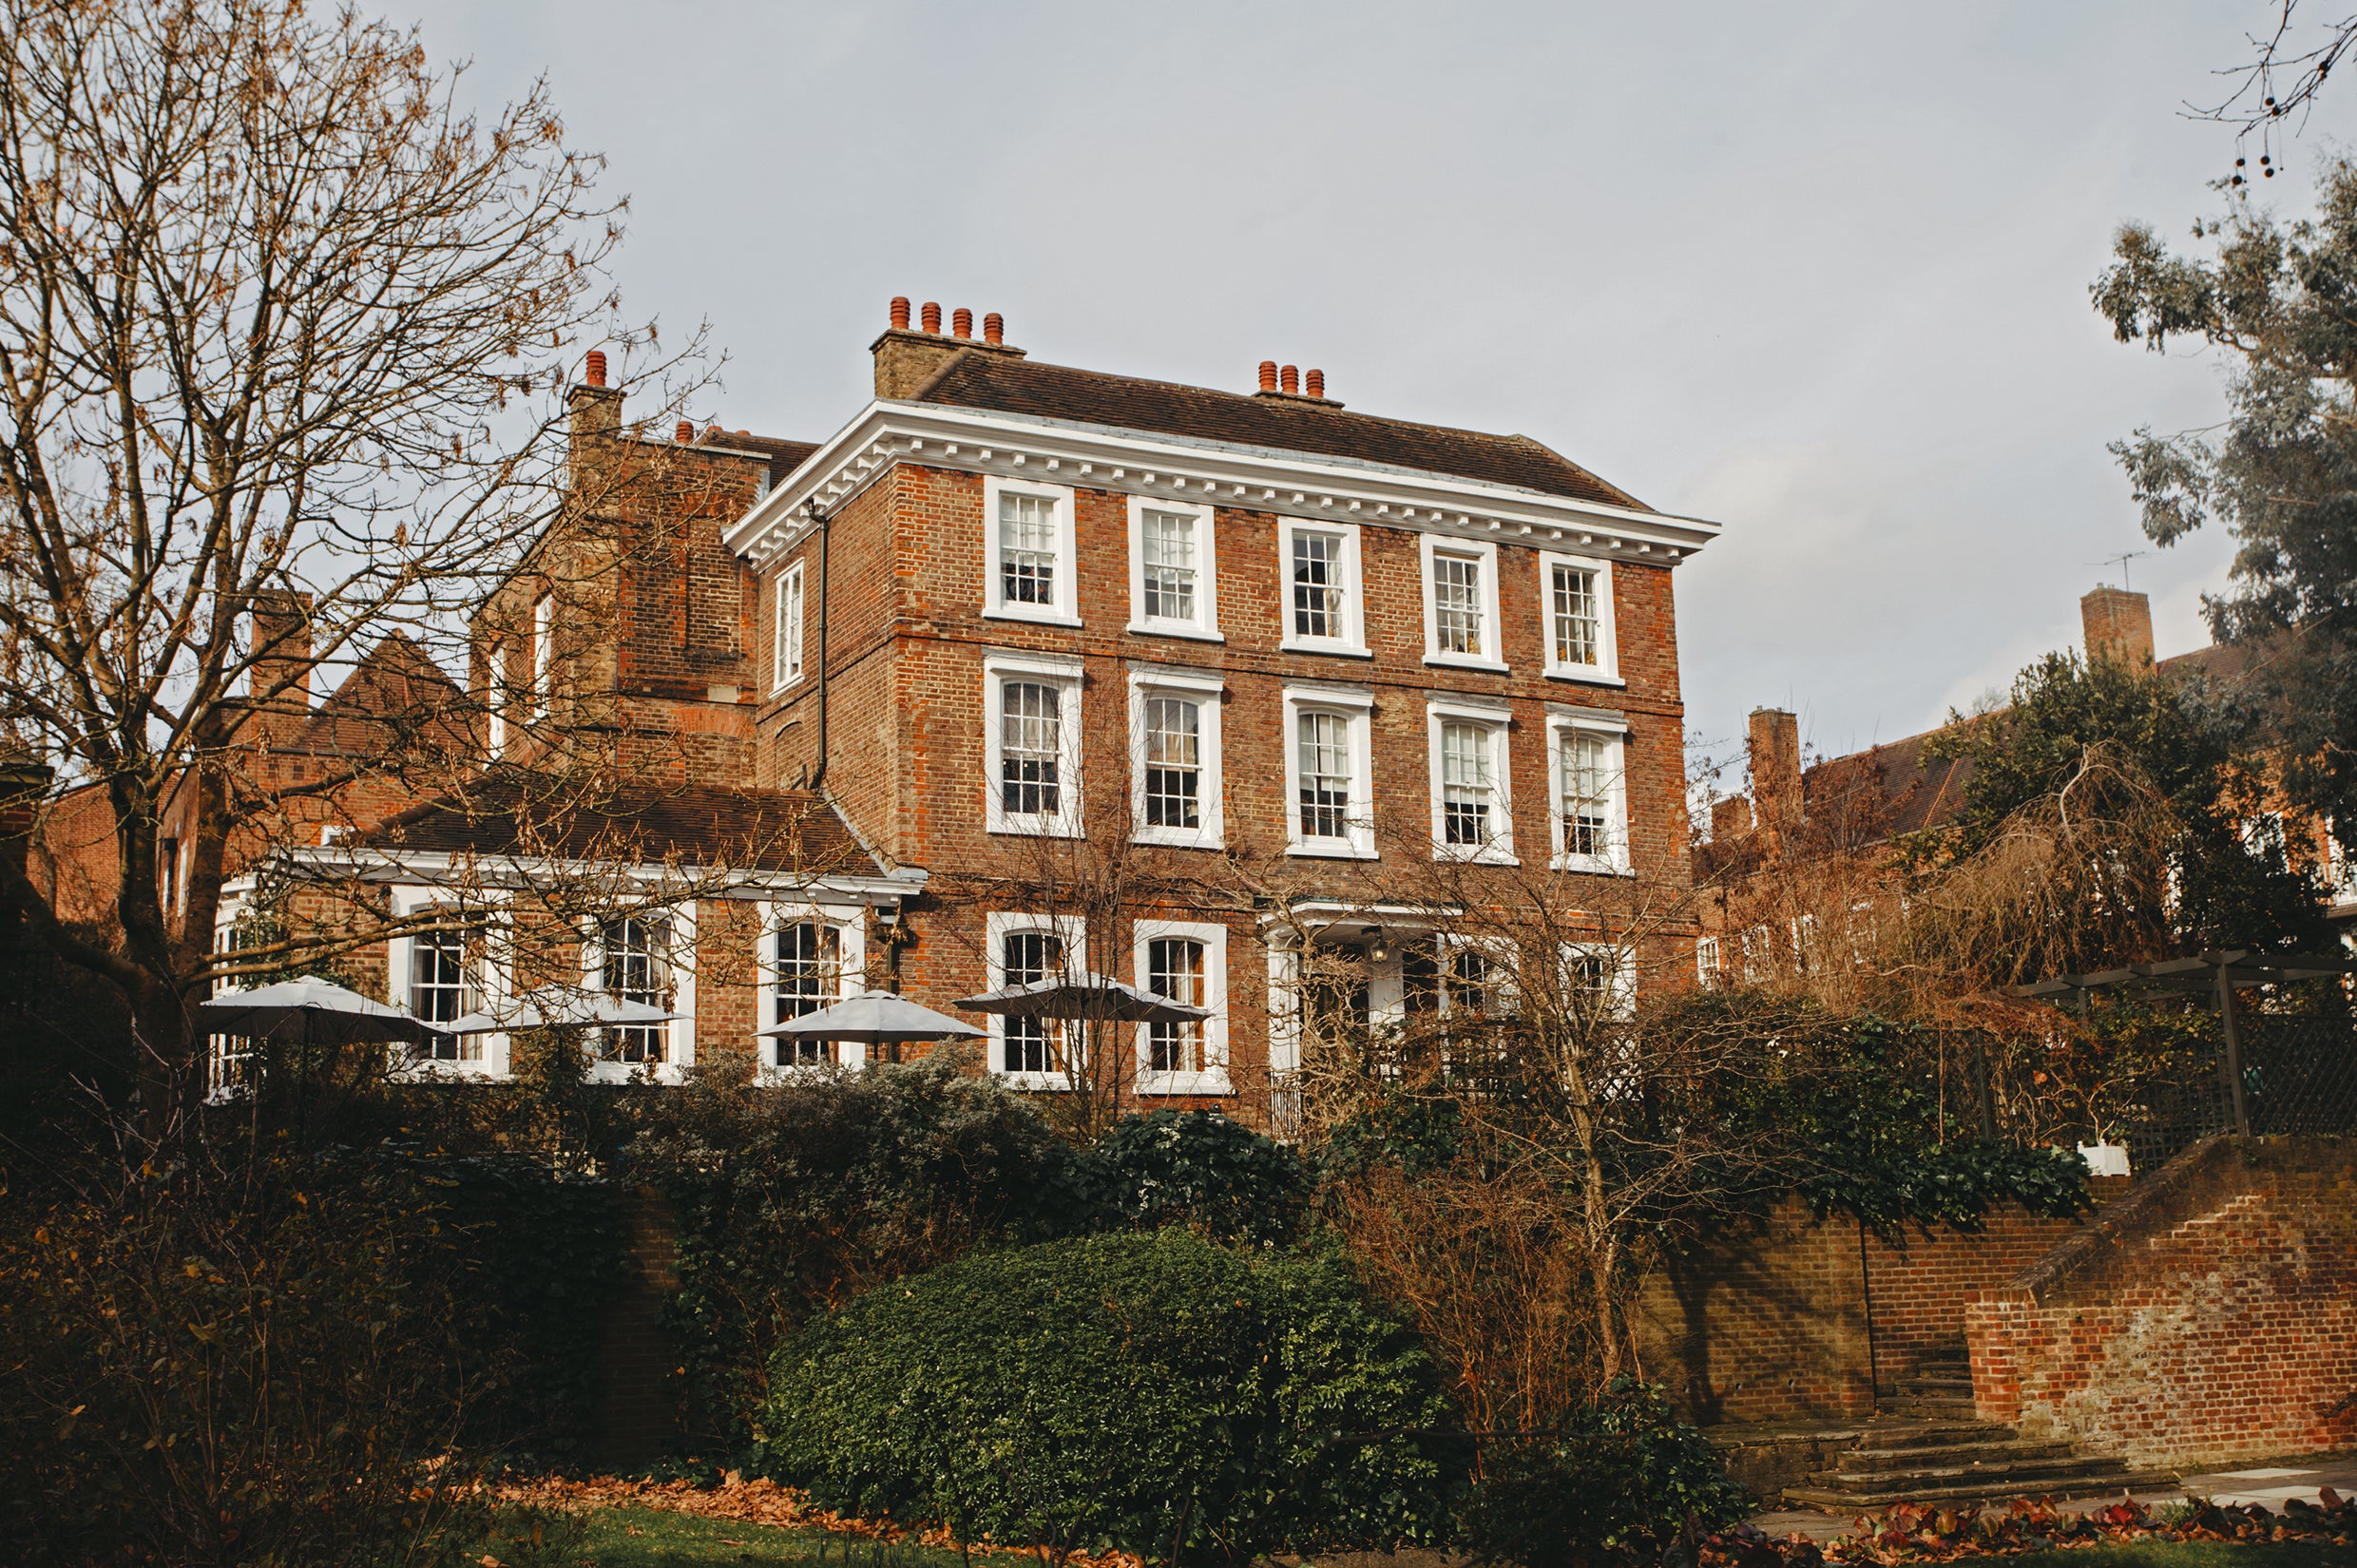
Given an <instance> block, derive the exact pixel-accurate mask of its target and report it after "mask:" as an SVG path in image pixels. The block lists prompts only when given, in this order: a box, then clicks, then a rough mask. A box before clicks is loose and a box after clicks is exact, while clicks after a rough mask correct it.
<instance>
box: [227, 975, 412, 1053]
mask: <svg viewBox="0 0 2357 1568" xmlns="http://www.w3.org/2000/svg"><path fill="white" fill-rule="evenodd" d="M197 1027H198V1028H200V1029H201V1030H202V1031H203V1032H204V1033H206V1034H209V1035H228V1036H231V1037H233V1038H237V1039H244V1040H271V1041H276V1042H278V1043H280V1044H282V1045H361V1044H374V1043H376V1042H385V1041H402V1042H408V1043H410V1044H412V1045H416V1044H423V1043H424V1042H427V1041H430V1040H431V1039H433V1038H434V1037H435V1036H436V1035H445V1034H451V1033H455V1032H456V1031H454V1030H452V1029H451V1028H450V1025H448V1024H445V1023H426V1022H425V1021H424V1020H423V1019H419V1018H414V1017H412V1016H411V1015H410V1014H408V1013H405V1012H403V1011H402V1010H401V1009H400V1008H398V1007H388V1006H386V1005H385V1004H383V1003H381V1002H371V1001H370V1000H369V999H368V998H367V997H364V996H362V995H361V994H360V993H359V992H357V991H348V990H346V989H345V988H344V987H343V986H341V985H335V984H333V983H331V982H329V981H325V980H320V979H318V978H317V977H316V976H312V975H305V976H304V977H303V978H302V979H300V980H281V981H279V982H278V983H277V984H276V985H258V986H256V987H255V988H254V989H252V990H250V991H232V992H230V993H229V994H228V995H226V996H217V997H215V998H213V999H212V1000H211V1001H209V1002H201V1003H199V1004H197Z"/></svg>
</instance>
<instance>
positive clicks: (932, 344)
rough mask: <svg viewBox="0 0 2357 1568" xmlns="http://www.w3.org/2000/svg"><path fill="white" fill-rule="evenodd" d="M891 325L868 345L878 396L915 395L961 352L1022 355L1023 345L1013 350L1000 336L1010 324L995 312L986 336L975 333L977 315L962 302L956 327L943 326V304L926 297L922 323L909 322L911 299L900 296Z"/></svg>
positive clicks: (985, 325)
mask: <svg viewBox="0 0 2357 1568" xmlns="http://www.w3.org/2000/svg"><path fill="white" fill-rule="evenodd" d="M888 319H889V320H890V322H891V324H890V325H889V326H887V327H886V328H885V329H884V335H883V336H881V337H879V338H877V339H876V340H875V341H874V342H873V343H871V344H869V345H868V347H869V350H870V352H871V353H872V354H874V355H875V395H876V396H878V397H886V398H903V397H910V396H913V395H915V393H916V392H917V391H918V389H920V388H922V387H923V386H924V385H925V384H926V383H927V382H929V381H930V380H931V379H932V378H933V377H934V376H935V375H937V374H939V373H940V372H941V368H942V367H943V366H944V365H947V364H948V363H949V361H950V360H952V359H954V358H956V357H957V356H958V355H959V354H1006V356H1007V357H1008V358H1010V359H1021V358H1023V357H1024V352H1023V351H1022V350H1021V349H1015V348H1009V347H1007V345H1006V344H1005V343H1003V342H1001V341H1000V340H999V339H1000V336H1001V335H1002V334H1004V333H1005V332H1006V323H1005V321H1004V320H1003V318H1002V317H1001V316H999V315H998V313H997V312H995V311H993V312H991V313H990V314H989V315H987V316H984V317H983V318H982V335H981V336H980V337H975V336H972V335H971V334H972V332H973V330H974V313H973V312H972V311H970V310H968V309H967V308H966V307H965V306H963V305H961V306H959V307H958V308H957V310H956V311H954V312H953V313H951V316H950V320H951V321H952V322H953V323H954V326H955V330H954V331H952V332H949V333H944V332H943V331H942V330H941V306H940V305H939V304H938V303H937V302H935V301H933V300H927V301H926V302H925V305H924V308H923V309H922V310H920V311H919V312H918V313H917V320H918V323H919V325H918V326H916V327H915V328H911V327H910V325H909V301H908V300H907V299H906V298H905V297H900V298H895V299H893V300H892V303H891V315H890V316H889V317H888Z"/></svg>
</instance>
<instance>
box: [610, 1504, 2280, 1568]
mask: <svg viewBox="0 0 2357 1568" xmlns="http://www.w3.org/2000/svg"><path fill="white" fill-rule="evenodd" d="M587 1519H588V1526H589V1534H588V1537H587V1539H585V1540H584V1541H583V1543H582V1556H583V1557H584V1558H585V1559H586V1560H587V1561H589V1562H592V1563H595V1564H596V1565H597V1568H708V1565H712V1564H719V1563H726V1564H728V1565H730V1568H741V1565H742V1564H745V1563H755V1564H761V1565H777V1568H784V1565H787V1564H791V1565H792V1568H963V1564H964V1558H962V1557H961V1556H960V1555H959V1554H958V1553H956V1552H947V1551H938V1550H935V1549H932V1548H929V1547H924V1546H915V1545H909V1544H889V1543H886V1542H883V1541H874V1540H862V1539H858V1538H856V1537H853V1536H844V1535H837V1534H835V1533H834V1532H832V1531H827V1530H785V1529H780V1528H778V1527H777V1526H776V1525H771V1524H745V1523H740V1522H738V1521H737V1520H725V1519H706V1518H704V1517H703V1516H702V1515H700V1514H675V1513H672V1512H670V1511H668V1510H666V1509H661V1508H596V1509H592V1510H590V1512H589V1514H588V1516H587ZM986 1560H987V1559H986ZM2298 1568H2307V1565H2305V1564H2301V1565H2298Z"/></svg>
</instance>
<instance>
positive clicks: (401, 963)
mask: <svg viewBox="0 0 2357 1568" xmlns="http://www.w3.org/2000/svg"><path fill="white" fill-rule="evenodd" d="M387 892H388V902H387V911H388V912H389V913H390V914H391V915H392V916H393V919H395V920H406V919H408V918H409V917H411V916H412V915H418V914H423V913H425V912H426V911H427V910H429V909H431V908H435V907H437V906H440V905H452V906H455V905H458V904H459V902H460V901H459V900H458V899H456V898H454V897H452V896H451V894H450V889H447V888H434V887H425V886H409V885H402V884H395V885H394V886H393V887H392V888H391V889H387ZM462 912H463V911H462ZM504 925H505V921H504V920H498V921H487V922H486V926H485V928H484V930H483V931H482V932H481V933H480V934H478V935H474V936H470V937H469V939H468V940H469V942H470V943H480V944H481V945H482V950H481V953H480V956H479V962H480V964H481V965H482V969H481V972H480V973H479V974H478V975H477V977H476V982H475V984H476V989H477V993H478V994H479V996H480V997H481V1000H482V1005H483V1009H484V1010H485V1011H486V1012H491V1013H496V1012H497V1011H498V1010H499V1009H500V1008H501V1007H502V1006H504V1005H505V1004H507V1002H508V996H509V994H510V991H511V985H510V983H509V976H508V965H507V964H506V963H505V962H504V954H503V948H504V947H506V943H505V941H504V940H503V938H502V935H501V932H502V927H504ZM416 947H417V939H416V938H415V937H413V936H397V937H394V938H393V939H392V940H391V941H389V942H387V943H386V944H385V991H386V994H387V995H388V996H390V997H392V998H393V1005H394V1006H396V1007H398V1008H400V1009H401V1010H402V1011H403V1012H405V1013H406V1012H408V1011H409V1010H410V984H411V982H412V980H413V979H414V978H415V977H416V963H417V960H416ZM469 1041H472V1042H473V1043H474V1048H475V1052H476V1054H475V1056H474V1057H472V1058H471V1059H469V1058H468V1057H466V1056H465V1055H464V1054H463V1053H464V1052H465V1051H466V1049H467V1046H468V1042H469ZM508 1043H509V1042H508V1036H507V1035H506V1034H505V1033H499V1034H482V1035H470V1036H461V1037H460V1040H459V1050H460V1052H461V1053H462V1055H461V1057H460V1059H459V1060H458V1061H431V1060H428V1061H413V1060H412V1061H402V1062H399V1063H398V1064H397V1065H396V1067H395V1074H396V1076H398V1077H401V1078H405V1079H412V1080H415V1079H433V1078H471V1079H504V1078H506V1077H508V1072H509V1068H510V1059H509V1056H508Z"/></svg>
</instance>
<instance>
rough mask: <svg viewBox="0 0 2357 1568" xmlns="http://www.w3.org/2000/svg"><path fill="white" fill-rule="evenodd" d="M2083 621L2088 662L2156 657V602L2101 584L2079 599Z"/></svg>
mask: <svg viewBox="0 0 2357 1568" xmlns="http://www.w3.org/2000/svg"><path fill="white" fill-rule="evenodd" d="M2079 629H2080V631H2081V633H2082V634H2083V635H2084V636H2085V638H2086V642H2087V662H2088V663H2090V664H2093V663H2095V662H2096V661H2098V660H2116V661H2117V662H2119V663H2122V664H2128V665H2132V666H2134V665H2141V664H2150V663H2151V662H2152V661H2153V602H2152V600H2151V599H2149V598H2148V597H2146V596H2145V595H2143V594H2140V593H2135V592H2132V591H2130V590H2129V589H2126V588H2105V587H2098V588H2097V589H2095V590H2094V591H2093V592H2092V593H2089V594H2088V595H2087V596H2086V597H2085V598H2083V599H2081V600H2079Z"/></svg>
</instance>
